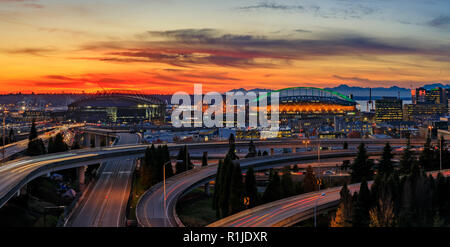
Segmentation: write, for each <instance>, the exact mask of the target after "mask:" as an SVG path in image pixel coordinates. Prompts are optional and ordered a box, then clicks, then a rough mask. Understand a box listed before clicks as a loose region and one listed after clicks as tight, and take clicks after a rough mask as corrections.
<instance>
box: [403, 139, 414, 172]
mask: <svg viewBox="0 0 450 247" xmlns="http://www.w3.org/2000/svg"><path fill="white" fill-rule="evenodd" d="M414 163H415V158H414V156H413V153H412V151H411V140H410V139H409V138H408V142H407V143H406V148H405V150H404V151H403V153H402V157H401V159H400V171H401V173H402V174H408V173H410V171H411V166H412V165H413V164H414Z"/></svg>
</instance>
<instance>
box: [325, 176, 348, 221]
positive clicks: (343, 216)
mask: <svg viewBox="0 0 450 247" xmlns="http://www.w3.org/2000/svg"><path fill="white" fill-rule="evenodd" d="M340 195H341V199H340V202H339V206H338V209H337V210H336V215H335V216H334V217H333V219H332V220H331V223H330V226H331V227H351V226H352V215H353V213H352V210H353V198H352V196H351V194H350V191H349V190H348V187H347V183H345V184H344V186H342V189H341V192H340Z"/></svg>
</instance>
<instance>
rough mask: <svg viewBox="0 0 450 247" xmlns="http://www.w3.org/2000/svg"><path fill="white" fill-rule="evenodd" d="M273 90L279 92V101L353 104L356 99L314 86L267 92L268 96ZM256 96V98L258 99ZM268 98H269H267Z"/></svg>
mask: <svg viewBox="0 0 450 247" xmlns="http://www.w3.org/2000/svg"><path fill="white" fill-rule="evenodd" d="M273 92H278V93H279V94H280V103H329V104H339V105H345V106H354V105H356V104H357V103H356V101H354V100H353V99H351V98H349V97H347V96H345V95H343V94H341V93H338V92H334V91H331V90H327V89H322V88H315V87H291V88H284V89H280V90H276V91H272V92H269V93H268V94H267V96H269V95H270V94H271V93H273ZM260 99H261V97H260V98H258V100H260ZM269 100H270V98H269Z"/></svg>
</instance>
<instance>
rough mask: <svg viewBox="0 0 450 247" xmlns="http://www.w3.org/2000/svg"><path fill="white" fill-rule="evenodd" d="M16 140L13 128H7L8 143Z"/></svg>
mask: <svg viewBox="0 0 450 247" xmlns="http://www.w3.org/2000/svg"><path fill="white" fill-rule="evenodd" d="M13 142H16V137H15V135H14V129H12V128H11V129H10V130H9V136H8V143H13Z"/></svg>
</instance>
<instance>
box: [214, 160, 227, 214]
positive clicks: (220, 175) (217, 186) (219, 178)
mask: <svg viewBox="0 0 450 247" xmlns="http://www.w3.org/2000/svg"><path fill="white" fill-rule="evenodd" d="M224 173H225V172H224V164H223V160H219V164H218V165H217V173H216V179H215V181H214V194H213V203H212V208H213V209H214V210H216V217H217V218H219V217H220V215H219V198H220V195H221V194H220V192H221V191H222V188H221V184H222V183H223V180H224Z"/></svg>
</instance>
